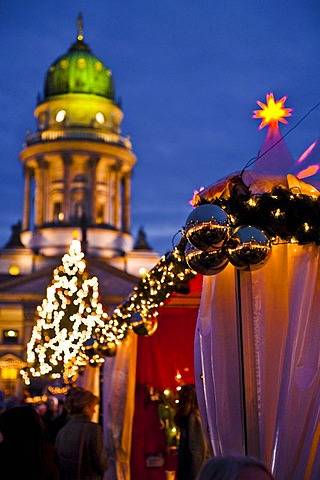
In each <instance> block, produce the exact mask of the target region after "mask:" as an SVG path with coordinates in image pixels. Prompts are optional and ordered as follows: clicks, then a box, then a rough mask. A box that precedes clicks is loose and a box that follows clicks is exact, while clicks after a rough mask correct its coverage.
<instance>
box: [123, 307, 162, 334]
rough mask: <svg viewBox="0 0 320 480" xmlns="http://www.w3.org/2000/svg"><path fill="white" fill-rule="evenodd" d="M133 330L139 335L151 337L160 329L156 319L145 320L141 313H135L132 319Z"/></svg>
mask: <svg viewBox="0 0 320 480" xmlns="http://www.w3.org/2000/svg"><path fill="white" fill-rule="evenodd" d="M130 325H131V327H132V330H133V331H134V333H136V334H137V335H141V336H143V337H151V335H153V334H154V332H155V331H156V330H157V328H158V321H157V319H156V318H154V317H153V318H143V317H142V315H141V314H140V313H139V312H135V313H134V314H133V315H132V316H131V319H130Z"/></svg>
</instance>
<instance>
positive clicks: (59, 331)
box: [20, 238, 196, 385]
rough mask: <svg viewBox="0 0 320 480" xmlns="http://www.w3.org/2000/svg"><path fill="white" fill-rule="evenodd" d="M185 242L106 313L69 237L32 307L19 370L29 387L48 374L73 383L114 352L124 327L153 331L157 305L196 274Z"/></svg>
mask: <svg viewBox="0 0 320 480" xmlns="http://www.w3.org/2000/svg"><path fill="white" fill-rule="evenodd" d="M185 243H186V240H185V239H184V238H182V239H181V241H180V243H179V244H178V245H177V247H175V248H174V250H173V251H172V252H170V253H169V254H167V255H164V256H162V257H161V259H160V260H159V262H158V264H157V265H156V266H155V267H154V268H153V269H152V270H151V271H150V272H148V273H146V274H145V275H144V277H143V278H141V280H140V282H139V283H138V285H137V286H136V287H135V288H134V290H133V292H132V293H131V294H130V295H129V297H128V299H127V300H126V301H125V302H124V303H122V304H121V305H119V306H118V307H117V308H116V309H115V310H114V312H113V314H112V315H111V316H109V315H108V314H107V313H106V312H105V310H104V308H103V306H102V304H101V303H100V302H99V300H98V299H99V288H98V279H97V278H96V277H92V278H89V277H88V274H87V273H86V271H85V270H86V262H85V259H84V253H83V252H82V250H81V243H80V241H79V240H76V239H74V240H73V241H72V243H71V245H70V249H69V253H67V254H66V255H64V256H63V258H62V265H61V266H59V267H58V268H56V269H55V270H54V272H53V280H52V283H51V285H50V286H49V287H48V288H47V296H46V298H44V299H43V301H42V304H41V305H40V306H39V307H38V308H37V318H36V324H35V326H34V328H33V330H32V335H31V340H30V341H29V343H28V345H27V363H28V367H27V368H24V369H23V370H21V372H20V373H21V375H22V378H23V380H24V382H25V383H26V384H27V385H29V384H30V379H31V377H41V376H49V377H50V378H52V379H59V378H62V379H63V381H64V383H65V384H70V383H73V382H74V381H75V379H76V378H77V376H78V374H79V373H80V372H81V371H82V370H83V369H84V368H85V366H86V365H87V363H89V364H91V365H93V366H96V365H99V364H101V363H103V361H104V358H105V357H106V356H113V355H115V353H116V349H117V346H118V345H119V344H120V343H121V342H122V340H123V339H124V338H125V336H126V335H127V333H128V330H129V329H133V330H134V331H135V333H139V334H143V335H151V334H152V333H154V331H155V330H156V327H157V324H156V323H155V317H156V316H157V315H158V309H159V307H160V306H162V305H163V304H164V302H165V300H166V299H168V298H169V297H170V295H171V294H172V293H173V292H174V291H178V290H179V289H180V288H182V287H183V285H184V284H185V282H187V281H188V280H189V279H191V278H193V277H194V276H195V275H196V273H195V272H194V271H192V270H191V269H190V268H189V267H188V266H187V264H186V261H185V258H184V246H185Z"/></svg>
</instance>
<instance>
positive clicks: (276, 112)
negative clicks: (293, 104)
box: [253, 93, 292, 130]
mask: <svg viewBox="0 0 320 480" xmlns="http://www.w3.org/2000/svg"><path fill="white" fill-rule="evenodd" d="M266 99H267V103H266V104H265V103H262V102H259V101H257V104H258V105H259V107H260V108H261V110H254V111H253V113H254V115H253V118H261V119H262V121H261V123H260V125H259V129H260V130H261V129H262V128H263V127H265V126H266V125H269V126H270V128H278V122H281V123H288V122H287V120H286V119H285V118H284V117H291V112H292V108H285V107H284V103H285V101H286V100H287V97H282V98H281V100H277V101H275V100H274V96H273V93H268V94H267V95H266Z"/></svg>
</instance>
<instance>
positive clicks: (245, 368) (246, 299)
mask: <svg viewBox="0 0 320 480" xmlns="http://www.w3.org/2000/svg"><path fill="white" fill-rule="evenodd" d="M235 287H236V308H237V329H238V349H239V374H240V386H241V398H242V416H243V438H244V449H245V454H246V455H249V456H253V457H256V458H260V435H259V431H260V429H259V411H258V407H259V405H258V398H257V372H256V362H255V345H254V323H253V312H252V301H251V299H252V288H251V273H250V272H241V271H240V270H238V269H235Z"/></svg>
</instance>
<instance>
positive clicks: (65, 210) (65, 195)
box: [62, 153, 72, 223]
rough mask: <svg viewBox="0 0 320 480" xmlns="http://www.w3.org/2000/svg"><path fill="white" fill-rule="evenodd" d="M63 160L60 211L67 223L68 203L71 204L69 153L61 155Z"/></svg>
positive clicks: (70, 158) (70, 157)
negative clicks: (62, 186)
mask: <svg viewBox="0 0 320 480" xmlns="http://www.w3.org/2000/svg"><path fill="white" fill-rule="evenodd" d="M62 160H63V168H64V174H63V180H64V188H63V204H62V213H63V216H64V221H65V222H66V223H68V222H69V221H70V205H71V200H70V196H71V191H70V190H71V188H70V187H71V182H70V170H71V164H72V156H71V155H70V154H67V153H64V154H63V155H62Z"/></svg>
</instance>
